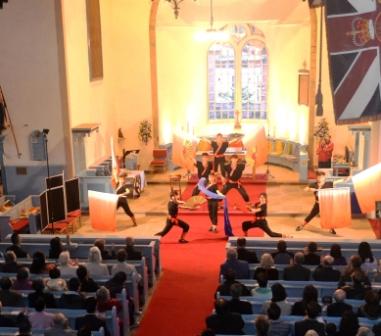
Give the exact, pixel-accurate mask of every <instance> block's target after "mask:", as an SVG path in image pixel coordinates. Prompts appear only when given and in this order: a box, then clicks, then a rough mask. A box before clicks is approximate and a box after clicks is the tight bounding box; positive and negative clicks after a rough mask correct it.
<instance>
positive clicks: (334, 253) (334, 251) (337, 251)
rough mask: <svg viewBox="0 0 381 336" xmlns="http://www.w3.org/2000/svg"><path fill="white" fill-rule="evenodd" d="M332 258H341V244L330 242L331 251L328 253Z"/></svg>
mask: <svg viewBox="0 0 381 336" xmlns="http://www.w3.org/2000/svg"><path fill="white" fill-rule="evenodd" d="M329 254H330V255H331V257H333V258H334V259H337V258H341V257H342V256H343V255H342V253H341V246H340V245H339V244H332V245H331V251H330V253H329Z"/></svg>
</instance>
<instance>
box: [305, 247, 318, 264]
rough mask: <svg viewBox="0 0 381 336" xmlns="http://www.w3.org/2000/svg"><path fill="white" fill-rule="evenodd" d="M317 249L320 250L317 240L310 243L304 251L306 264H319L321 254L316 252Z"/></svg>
mask: <svg viewBox="0 0 381 336" xmlns="http://www.w3.org/2000/svg"><path fill="white" fill-rule="evenodd" d="M317 251H318V246H317V244H316V243H315V242H310V243H308V245H307V246H306V248H305V252H304V264H305V265H319V264H320V255H318V254H317V253H316V252H317Z"/></svg>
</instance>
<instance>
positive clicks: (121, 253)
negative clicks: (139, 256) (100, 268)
mask: <svg viewBox="0 0 381 336" xmlns="http://www.w3.org/2000/svg"><path fill="white" fill-rule="evenodd" d="M116 260H118V261H119V262H125V261H126V260H127V252H126V250H125V249H119V250H118V252H116Z"/></svg>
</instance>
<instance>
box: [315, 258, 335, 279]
mask: <svg viewBox="0 0 381 336" xmlns="http://www.w3.org/2000/svg"><path fill="white" fill-rule="evenodd" d="M332 264H333V258H332V257H331V256H330V255H326V256H324V257H323V258H322V261H321V264H320V265H319V266H318V267H316V268H315V270H314V271H313V273H312V278H313V279H314V280H316V281H332V282H338V281H339V279H340V275H341V274H340V271H338V270H335V269H333V268H332Z"/></svg>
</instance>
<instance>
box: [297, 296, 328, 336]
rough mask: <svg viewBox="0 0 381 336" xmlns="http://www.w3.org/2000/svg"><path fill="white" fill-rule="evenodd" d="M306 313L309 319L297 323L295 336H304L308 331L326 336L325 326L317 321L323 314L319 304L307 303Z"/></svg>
mask: <svg viewBox="0 0 381 336" xmlns="http://www.w3.org/2000/svg"><path fill="white" fill-rule="evenodd" d="M305 313H306V315H307V317H306V318H305V319H304V320H302V321H297V322H295V325H294V328H295V336H304V335H305V334H306V332H307V331H308V330H315V331H316V332H317V333H318V335H319V336H325V325H324V323H321V322H319V321H318V320H317V317H318V316H319V315H320V313H321V308H320V306H319V305H318V304H317V302H314V301H311V302H309V303H307V305H306V311H305Z"/></svg>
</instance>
